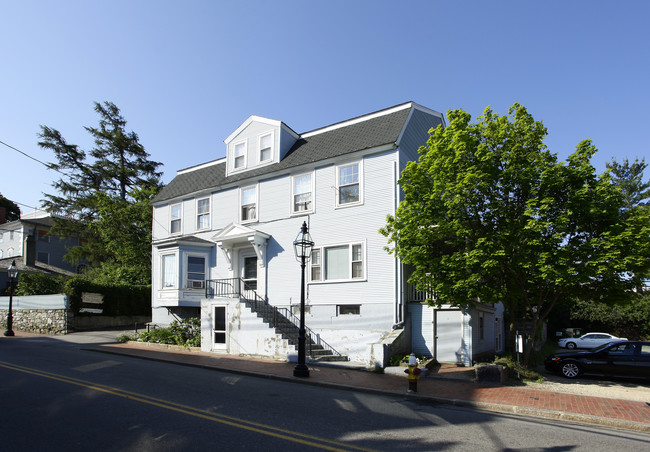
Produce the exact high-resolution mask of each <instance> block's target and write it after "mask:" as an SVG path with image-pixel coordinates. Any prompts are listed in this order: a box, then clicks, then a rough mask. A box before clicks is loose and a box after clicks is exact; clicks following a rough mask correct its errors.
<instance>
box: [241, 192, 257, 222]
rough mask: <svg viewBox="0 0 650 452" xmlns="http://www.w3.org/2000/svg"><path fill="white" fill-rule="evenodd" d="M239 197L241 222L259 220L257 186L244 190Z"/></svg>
mask: <svg viewBox="0 0 650 452" xmlns="http://www.w3.org/2000/svg"><path fill="white" fill-rule="evenodd" d="M239 196H240V205H241V208H240V215H241V218H240V219H241V221H242V222H245V221H255V220H257V186H252V187H246V188H242V189H241V191H240V195H239Z"/></svg>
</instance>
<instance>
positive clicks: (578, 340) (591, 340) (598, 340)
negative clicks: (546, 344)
mask: <svg viewBox="0 0 650 452" xmlns="http://www.w3.org/2000/svg"><path fill="white" fill-rule="evenodd" d="M626 340H627V338H626V337H616V336H614V335H612V334H607V333H587V334H585V335H582V336H580V337H564V338H562V339H560V340H559V341H557V345H559V346H560V347H565V348H568V349H569V350H572V349H574V348H595V347H599V346H601V345H605V344H609V343H610V342H613V341H626Z"/></svg>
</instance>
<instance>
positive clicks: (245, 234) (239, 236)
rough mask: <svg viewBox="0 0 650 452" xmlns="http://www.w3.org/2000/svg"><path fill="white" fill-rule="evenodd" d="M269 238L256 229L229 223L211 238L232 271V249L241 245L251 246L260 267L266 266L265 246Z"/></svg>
mask: <svg viewBox="0 0 650 452" xmlns="http://www.w3.org/2000/svg"><path fill="white" fill-rule="evenodd" d="M270 237H271V236H270V235H269V234H266V233H264V232H262V231H258V230H257V229H253V228H249V227H248V226H244V225H241V224H234V223H231V224H230V225H228V226H227V227H226V228H225V229H223V230H222V231H221V232H219V233H218V234H216V235H215V236H214V237H212V240H214V241H215V242H216V244H217V246H218V247H219V248H221V250H222V251H223V253H224V255H225V256H226V259H227V261H228V269H229V270H232V257H233V248H235V247H236V246H242V245H247V244H248V245H251V246H252V247H253V249H254V250H255V254H256V255H257V262H258V264H259V266H260V267H265V266H266V244H267V242H268V240H269V238H270Z"/></svg>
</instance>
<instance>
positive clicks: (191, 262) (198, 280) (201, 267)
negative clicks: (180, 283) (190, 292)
mask: <svg viewBox="0 0 650 452" xmlns="http://www.w3.org/2000/svg"><path fill="white" fill-rule="evenodd" d="M204 287H205V257H199V256H188V257H187V288H188V289H203V288H204Z"/></svg>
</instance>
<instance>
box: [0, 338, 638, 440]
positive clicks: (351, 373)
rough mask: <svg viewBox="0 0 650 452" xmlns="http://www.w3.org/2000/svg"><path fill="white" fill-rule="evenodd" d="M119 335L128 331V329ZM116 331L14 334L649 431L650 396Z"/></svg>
mask: <svg viewBox="0 0 650 452" xmlns="http://www.w3.org/2000/svg"><path fill="white" fill-rule="evenodd" d="M124 333H127V334H128V333H129V332H128V331H126V332H124ZM119 334H120V332H116V331H100V332H97V331H93V332H82V333H73V334H69V335H65V336H46V335H38V334H32V333H24V332H16V337H14V338H5V337H2V338H1V339H2V340H20V339H21V338H35V337H39V338H43V339H44V338H47V339H57V340H61V341H66V342H69V343H73V344H76V345H78V346H79V347H80V348H82V349H84V350H92V351H95V352H102V353H110V354H116V355H123V356H130V357H134V358H140V359H149V360H155V361H162V362H169V363H174V364H181V365H186V366H195V367H200V368H206V369H215V370H220V371H224V372H231V373H236V374H242V375H251V376H255V377H260V378H273V379H277V380H283V381H290V382H293V383H297V384H310V385H321V386H328V387H332V388H337V389H346V390H353V391H364V392H371V393H378V394H387V395H392V396H399V397H406V398H412V399H419V400H425V401H430V402H432V403H444V404H451V405H456V406H466V407H474V408H478V409H483V410H490V411H495V412H500V413H510V414H522V415H527V416H538V417H544V418H549V419H559V420H567V421H575V422H584V423H589V424H596V425H606V426H610V427H617V428H624V429H631V430H636V431H642V432H650V400H648V401H634V400H621V399H614V398H604V397H592V396H586V395H576V394H567V393H560V392H554V391H545V390H538V389H531V388H530V387H519V386H501V385H484V384H478V383H476V382H475V381H474V378H473V371H472V370H471V369H469V370H468V369H465V368H458V367H444V366H443V367H441V368H440V370H439V371H438V372H437V373H436V374H434V375H430V376H427V377H425V378H421V379H420V380H419V382H418V392H417V393H407V389H408V382H407V379H406V376H404V377H402V376H397V375H387V374H379V373H374V372H369V371H366V370H363V369H360V368H359V367H358V366H355V365H354V363H329V364H325V363H323V364H318V365H316V364H314V363H310V364H309V370H310V377H309V378H296V377H294V376H293V369H294V367H295V363H287V362H280V361H273V360H269V359H255V358H249V357H236V356H231V355H226V354H217V353H207V352H201V351H199V350H198V349H194V348H193V349H186V348H182V347H178V346H165V345H159V344H148V343H139V342H128V343H124V344H122V343H118V342H117V341H116V338H117V337H118V335H119Z"/></svg>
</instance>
